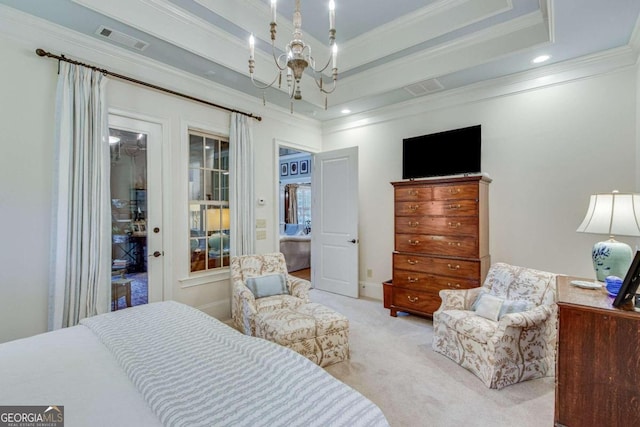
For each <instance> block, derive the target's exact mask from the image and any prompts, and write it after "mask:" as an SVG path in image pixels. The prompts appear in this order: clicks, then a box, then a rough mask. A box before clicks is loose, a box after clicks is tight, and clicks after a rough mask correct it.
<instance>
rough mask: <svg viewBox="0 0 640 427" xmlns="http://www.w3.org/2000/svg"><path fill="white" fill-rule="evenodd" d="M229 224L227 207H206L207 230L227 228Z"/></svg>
mask: <svg viewBox="0 0 640 427" xmlns="http://www.w3.org/2000/svg"><path fill="white" fill-rule="evenodd" d="M229 224H230V215H229V208H222V209H219V208H213V209H207V231H220V230H228V229H229V227H230V225H229Z"/></svg>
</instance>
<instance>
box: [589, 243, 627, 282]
mask: <svg viewBox="0 0 640 427" xmlns="http://www.w3.org/2000/svg"><path fill="white" fill-rule="evenodd" d="M591 256H592V259H593V269H594V270H595V271H596V278H597V279H598V281H599V282H604V279H605V278H606V277H607V276H618V277H620V278H621V279H624V276H626V275H627V271H628V270H629V267H630V266H631V260H632V258H633V252H632V251H631V247H630V246H629V245H627V244H626V243H622V242H618V241H617V240H614V239H613V238H611V239H609V240H605V241H603V242H598V243H596V244H595V245H593V251H592V252H591Z"/></svg>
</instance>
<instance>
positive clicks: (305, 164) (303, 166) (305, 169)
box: [300, 160, 309, 175]
mask: <svg viewBox="0 0 640 427" xmlns="http://www.w3.org/2000/svg"><path fill="white" fill-rule="evenodd" d="M305 173H309V160H300V174H301V175H303V174H305Z"/></svg>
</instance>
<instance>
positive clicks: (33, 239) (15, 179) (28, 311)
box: [0, 38, 56, 342]
mask: <svg viewBox="0 0 640 427" xmlns="http://www.w3.org/2000/svg"><path fill="white" fill-rule="evenodd" d="M0 52H2V55H3V65H2V67H0V123H1V125H0V129H2V132H0V140H1V145H2V155H1V156H0V212H1V214H2V220H1V221H0V236H2V243H1V244H0V342H2V341H6V340H9V339H13V338H18V337H24V336H28V335H33V334H36V333H39V332H44V330H45V329H46V327H47V283H48V277H49V260H50V256H49V244H50V239H49V235H50V230H51V227H50V217H51V199H52V196H51V190H52V184H51V180H52V177H53V161H52V158H53V155H54V153H53V125H54V109H53V107H54V106H53V102H51V100H53V98H54V96H55V81H56V63H55V62H50V63H45V64H43V63H42V62H43V61H42V60H41V59H39V58H38V57H37V56H36V55H34V54H32V53H31V52H27V51H25V50H22V49H16V47H15V45H14V44H12V43H11V42H9V41H8V40H6V39H2V38H0ZM14 63H17V64H20V65H19V66H14V65H13V64H14ZM17 82H19V83H17Z"/></svg>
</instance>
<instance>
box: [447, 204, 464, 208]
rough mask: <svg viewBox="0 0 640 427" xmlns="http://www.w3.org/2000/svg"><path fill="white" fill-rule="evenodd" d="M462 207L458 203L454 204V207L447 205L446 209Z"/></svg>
mask: <svg viewBox="0 0 640 427" xmlns="http://www.w3.org/2000/svg"><path fill="white" fill-rule="evenodd" d="M461 207H462V205H461V204H460V203H456V204H455V205H448V206H447V209H460V208H461Z"/></svg>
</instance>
